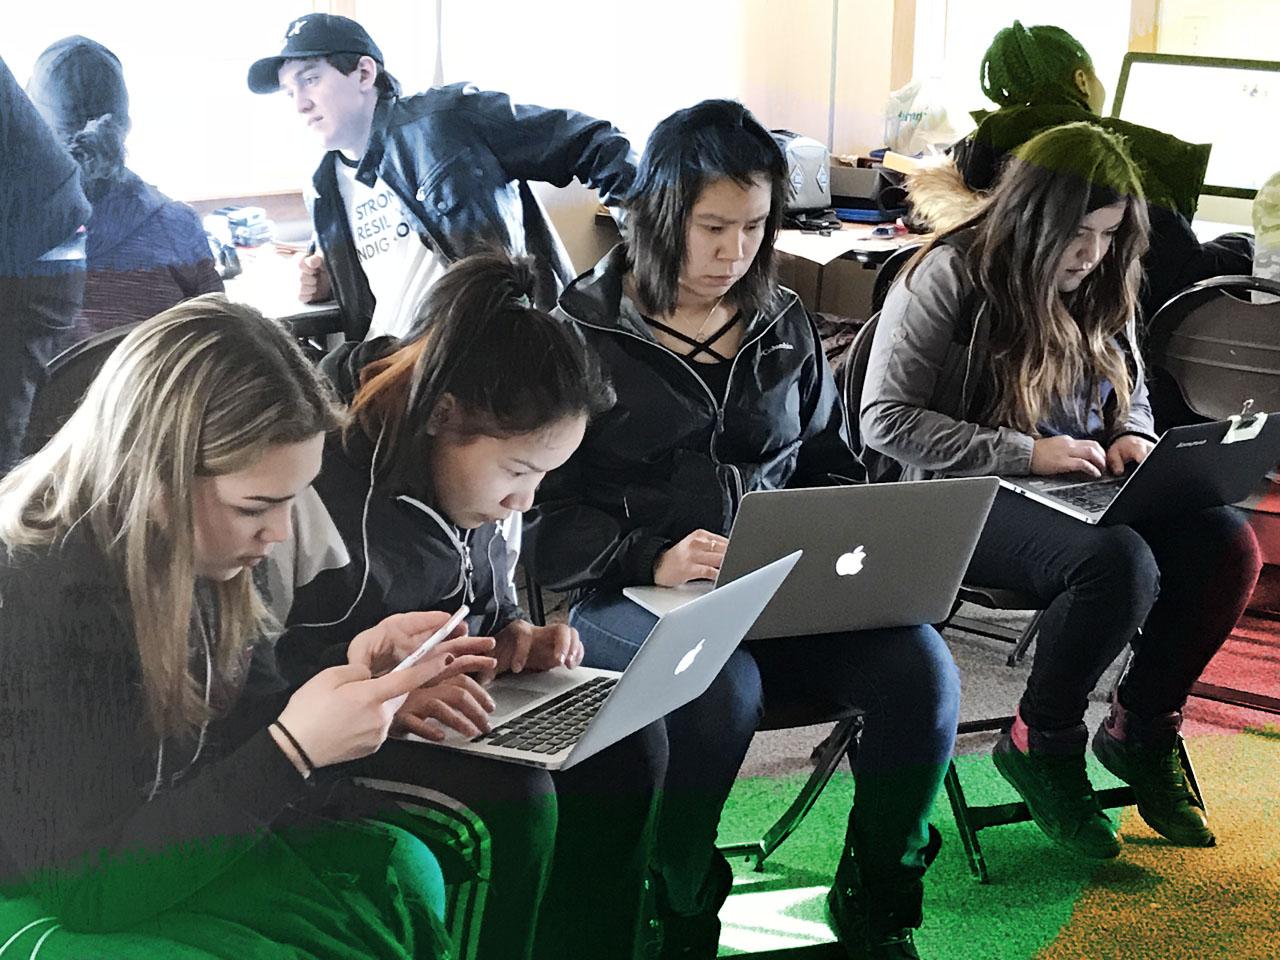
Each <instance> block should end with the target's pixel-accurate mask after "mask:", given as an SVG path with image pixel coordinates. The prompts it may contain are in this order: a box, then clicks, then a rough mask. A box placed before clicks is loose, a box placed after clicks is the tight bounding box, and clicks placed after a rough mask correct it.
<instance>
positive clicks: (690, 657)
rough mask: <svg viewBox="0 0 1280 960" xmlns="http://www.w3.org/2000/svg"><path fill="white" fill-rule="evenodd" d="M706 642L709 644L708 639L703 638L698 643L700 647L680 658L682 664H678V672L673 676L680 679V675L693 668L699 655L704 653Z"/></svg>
mask: <svg viewBox="0 0 1280 960" xmlns="http://www.w3.org/2000/svg"><path fill="white" fill-rule="evenodd" d="M706 642H707V638H706V637H703V638H702V639H701V640H699V641H698V645H697V646H696V647H694V648H693V649H692V650H690V651H689V652H688V653H686V654H685V655H684V656H683V657H681V658H680V662H679V663H677V664H676V672H675V674H673V676H677V677H678V676H680V674H682V673H684V672H685V671H686V670H688V669H689V668H690V667H691V666H693V661H694V660H696V659H698V654H700V653H701V652H702V646H703V644H705V643H706Z"/></svg>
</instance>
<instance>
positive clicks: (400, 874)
mask: <svg viewBox="0 0 1280 960" xmlns="http://www.w3.org/2000/svg"><path fill="white" fill-rule="evenodd" d="M384 829H385V830H386V831H387V832H388V833H389V834H390V836H391V838H392V839H393V840H394V841H395V843H394V845H393V846H392V848H391V853H390V856H389V864H388V865H389V866H390V868H391V870H392V872H393V874H394V875H395V878H396V880H397V881H398V882H399V884H400V889H401V891H402V892H403V894H404V896H405V897H406V898H410V899H416V900H418V901H420V902H422V903H424V904H426V905H427V907H428V908H429V909H430V910H431V912H432V913H434V914H435V915H436V916H437V917H439V918H440V919H441V920H443V919H444V907H445V889H444V887H445V884H444V872H443V871H442V870H441V869H440V861H438V860H437V859H436V857H435V854H433V853H432V852H431V849H430V848H429V847H428V846H427V845H426V844H425V843H423V842H422V840H420V839H419V838H418V837H416V836H414V835H413V834H412V833H410V832H409V831H408V830H405V829H403V828H401V827H396V826H392V825H390V824H384Z"/></svg>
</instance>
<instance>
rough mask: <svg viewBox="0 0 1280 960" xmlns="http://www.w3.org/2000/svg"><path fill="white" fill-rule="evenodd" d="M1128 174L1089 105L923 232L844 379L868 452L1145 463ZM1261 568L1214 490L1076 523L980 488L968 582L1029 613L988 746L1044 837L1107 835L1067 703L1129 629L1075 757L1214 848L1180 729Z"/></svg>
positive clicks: (1112, 852) (1142, 212) (1135, 231)
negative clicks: (1212, 499)
mask: <svg viewBox="0 0 1280 960" xmlns="http://www.w3.org/2000/svg"><path fill="white" fill-rule="evenodd" d="M1141 184H1142V179H1141V173H1140V170H1139V168H1138V166H1137V164H1136V162H1135V161H1134V159H1133V158H1132V157H1131V156H1130V155H1129V152H1128V149H1127V147H1126V145H1125V142H1124V140H1122V139H1121V138H1120V137H1119V136H1117V135H1115V134H1113V133H1110V132H1108V131H1106V130H1103V129H1101V128H1099V127H1098V126H1097V125H1095V124H1092V123H1084V122H1081V123H1070V124H1065V125H1063V126H1058V127H1053V128H1051V129H1049V130H1046V131H1044V132H1043V133H1041V134H1038V135H1037V136H1035V137H1032V138H1031V139H1030V140H1028V141H1027V142H1026V143H1025V144H1023V145H1022V146H1021V147H1019V148H1018V149H1017V150H1016V151H1015V153H1014V155H1013V158H1012V160H1011V161H1010V163H1009V164H1008V165H1007V167H1006V168H1005V172H1004V174H1003V175H1002V178H1001V180H1000V181H999V184H998V186H997V188H996V191H995V193H994V195H993V201H992V203H991V204H990V205H989V206H987V207H986V208H985V209H984V210H983V211H982V212H981V213H980V214H979V215H978V216H977V217H975V218H973V219H972V220H970V221H969V222H968V223H966V224H963V225H962V226H961V227H959V228H957V229H955V230H952V231H950V232H948V233H945V234H942V235H941V236H940V237H938V238H937V239H936V240H935V241H934V242H933V243H931V244H930V245H928V246H926V247H925V248H923V249H922V250H921V251H920V253H919V255H918V256H917V257H916V258H915V260H914V261H913V262H912V263H911V264H910V265H909V266H908V267H907V268H906V270H905V272H904V274H903V275H902V279H901V280H899V281H897V282H896V283H895V285H894V287H893V288H892V289H891V290H890V291H889V295H888V297H887V298H886V300H885V304H884V309H883V311H881V313H880V317H879V320H878V321H877V326H876V327H875V331H874V338H873V340H872V342H871V347H870V352H869V355H868V356H867V362H866V372H865V379H864V381H863V384H862V391H861V407H860V416H859V427H860V431H861V435H862V440H863V442H864V443H865V444H866V446H867V448H868V449H869V450H870V451H872V452H873V453H875V454H877V455H879V456H880V457H883V458H884V459H885V460H886V461H888V462H889V463H891V464H893V463H896V465H897V466H898V467H899V468H900V470H899V472H898V476H900V477H901V479H903V480H928V479H930V478H932V477H936V476H944V477H946V476H951V477H964V476H1005V477H1010V476H1018V477H1027V476H1030V475H1034V476H1037V477H1060V478H1061V479H1063V480H1066V479H1067V478H1068V477H1069V476H1072V475H1074V476H1077V477H1079V478H1080V479H1082V480H1087V479H1098V478H1100V477H1102V476H1103V475H1109V476H1111V477H1118V476H1121V475H1123V474H1124V473H1125V472H1126V470H1129V469H1132V468H1133V467H1134V466H1136V465H1137V464H1140V463H1142V461H1143V460H1145V459H1146V457H1147V455H1148V454H1149V453H1150V452H1151V450H1152V449H1153V448H1154V446H1155V443H1156V441H1157V440H1158V438H1159V437H1158V434H1157V432H1156V430H1155V426H1154V422H1153V419H1152V415H1151V407H1150V404H1149V403H1148V397H1147V388H1146V378H1145V375H1144V364H1143V360H1142V354H1141V351H1139V350H1137V349H1135V347H1134V344H1135V341H1136V334H1135V307H1136V304H1137V300H1138V285H1139V282H1140V277H1141V267H1140V259H1141V257H1142V254H1143V252H1144V251H1145V249H1146V246H1147V209H1148V204H1147V203H1145V202H1144V198H1143V193H1142V185H1141ZM1028 224H1031V225H1034V226H1033V228H1031V229H1027V225H1028ZM1201 442H1203V441H1201ZM1259 569H1260V559H1259V555H1258V543H1257V538H1256V537H1255V536H1254V534H1253V532H1252V531H1251V530H1250V528H1249V525H1248V523H1247V522H1246V520H1245V519H1244V518H1243V517H1242V516H1241V515H1240V513H1239V512H1238V511H1237V510H1235V509H1234V508H1231V507H1227V506H1219V507H1212V508H1207V509H1190V508H1187V507H1185V505H1183V508H1182V509H1179V510H1178V512H1177V513H1176V514H1173V513H1168V512H1160V511H1155V512H1154V513H1151V514H1148V515H1144V516H1141V517H1139V518H1138V519H1136V520H1133V521H1131V522H1128V523H1103V524H1097V525H1094V524H1089V523H1085V522H1082V521H1081V520H1079V519H1077V518H1076V517H1074V516H1069V515H1067V514H1065V513H1061V512H1059V511H1057V510H1055V509H1053V508H1051V507H1049V506H1046V505H1045V504H1042V503H1039V502H1037V501H1036V500H1034V499H1031V498H1028V497H1024V496H1019V495H1018V494H1016V493H1013V492H1011V491H1008V490H1001V491H1000V492H999V493H998V494H997V495H996V500H995V503H994V504H993V505H992V507H991V512H990V514H989V515H988V516H987V520H986V524H985V526H984V528H983V531H982V535H981V537H980V538H979V540H978V544H977V547H976V549H975V550H974V554H973V557H972V559H971V561H970V563H969V568H968V572H967V574H966V579H967V580H968V581H969V582H971V583H981V584H985V585H987V586H990V587H995V588H999V589H1002V590H1013V591H1016V592H1018V593H1020V594H1028V595H1030V596H1032V597H1034V598H1036V599H1037V600H1038V601H1039V603H1040V604H1042V605H1043V609H1044V616H1043V617H1042V618H1041V620H1040V624H1039V628H1038V632H1037V635H1036V651H1035V659H1034V662H1033V664H1032V667H1031V675H1030V677H1029V678H1028V680H1027V685H1026V688H1025V690H1024V691H1023V694H1022V697H1021V698H1020V701H1019V703H1018V707H1017V713H1016V716H1015V719H1014V722H1013V724H1012V727H1011V728H1010V730H1009V731H1008V732H1006V733H1005V734H1004V735H1003V736H1002V737H1001V738H1000V740H999V741H998V742H997V743H996V746H995V748H994V750H993V754H992V756H993V760H994V762H995V765H996V769H997V770H999V772H1000V773H1001V775H1002V776H1004V778H1005V779H1006V780H1007V781H1009V783H1010V784H1011V785H1012V786H1013V787H1014V789H1015V790H1017V791H1018V793H1019V794H1020V795H1021V796H1022V798H1023V799H1024V800H1025V801H1026V803H1027V806H1028V808H1029V810H1030V813H1031V816H1032V818H1033V819H1034V820H1035V822H1036V825H1037V826H1039V827H1040V829H1041V830H1042V831H1043V832H1044V833H1045V834H1046V836H1048V837H1049V838H1050V839H1051V840H1053V841H1054V842H1055V843H1057V844H1059V845H1060V846H1062V847H1063V848H1064V849H1067V850H1070V851H1072V852H1073V853H1075V854H1076V855H1078V856H1082V857H1089V858H1093V859H1099V860H1102V859H1108V858H1112V857H1116V856H1119V854H1120V852H1121V850H1122V844H1121V839H1120V836H1119V835H1118V833H1117V830H1116V826H1115V825H1114V824H1113V823H1112V822H1111V821H1110V820H1109V819H1108V817H1107V816H1106V814H1105V813H1104V812H1103V810H1102V807H1101V805H1100V804H1099V802H1098V799H1097V796H1096V794H1095V793H1094V790H1093V787H1092V785H1091V783H1090V780H1089V776H1088V770H1087V766H1086V763H1085V755H1086V748H1087V746H1088V744H1089V735H1088V729H1087V727H1086V725H1085V709H1086V707H1087V705H1088V698H1089V694H1090V692H1091V691H1092V690H1093V688H1094V686H1095V685H1096V684H1097V682H1098V680H1099V679H1100V678H1101V676H1102V674H1103V672H1104V671H1105V670H1106V668H1107V666H1108V665H1109V664H1110V663H1111V662H1112V661H1114V660H1115V659H1116V657H1117V656H1118V655H1119V654H1120V651H1121V650H1122V649H1123V648H1124V647H1125V646H1126V645H1130V646H1131V648H1132V650H1133V656H1132V659H1131V660H1130V661H1129V663H1128V666H1127V667H1126V669H1125V671H1124V675H1123V677H1122V678H1121V679H1120V681H1119V683H1118V684H1117V685H1116V689H1115V693H1114V695H1113V698H1112V703H1111V712H1110V715H1109V716H1108V717H1107V718H1106V720H1105V721H1104V722H1103V723H1102V724H1101V725H1100V726H1099V727H1098V729H1097V731H1096V732H1095V734H1094V736H1093V740H1092V747H1093V753H1094V755H1095V756H1096V757H1097V759H1098V760H1099V761H1100V762H1101V763H1102V765H1103V766H1104V767H1105V768H1106V769H1108V770H1109V771H1110V772H1111V773H1113V774H1114V775H1115V776H1116V777H1118V778H1119V779H1120V780H1122V781H1124V782H1125V783H1128V784H1129V785H1130V786H1131V787H1133V790H1134V793H1135V795H1136V798H1137V805H1138V812H1139V814H1141V816H1142V817H1143V819H1144V820H1146V822H1147V824H1148V825H1150V826H1151V827H1152V828H1153V829H1154V830H1156V831H1157V832H1159V833H1160V834H1161V835H1162V836H1164V837H1165V838H1167V839H1168V840H1169V841H1170V842H1171V843H1174V844H1178V845H1181V846H1189V847H1211V846H1213V845H1214V843H1215V839H1214V834H1213V831H1212V829H1211V828H1210V826H1209V823H1208V817H1207V815H1206V813H1205V809H1204V805H1203V804H1202V803H1201V801H1200V799H1199V797H1198V796H1197V794H1196V793H1195V791H1194V790H1193V789H1192V786H1191V783H1190V782H1189V780H1188V778H1187V775H1186V773H1185V772H1184V770H1183V767H1182V764H1181V762H1180V759H1179V751H1178V731H1179V729H1180V727H1181V725H1182V709H1183V705H1184V704H1185V703H1186V700H1187V697H1188V695H1189V691H1190V690H1191V686H1192V684H1193V683H1194V682H1195V681H1196V679H1197V678H1198V677H1199V676H1200V673H1201V671H1203V670H1204V668H1205V666H1206V665H1207V664H1208V663H1209V661H1210V660H1211V659H1212V658H1213V656H1214V654H1216V653H1217V651H1218V649H1219V648H1220V647H1221V646H1222V644H1223V643H1224V642H1225V641H1226V639H1227V637H1228V636H1229V635H1230V633H1231V630H1232V628H1233V627H1234V626H1235V623H1236V621H1237V620H1238V619H1239V618H1240V616H1241V614H1242V613H1243V612H1244V609H1245V606H1246V605H1247V603H1248V601H1249V597H1250V594H1251V593H1252V591H1253V588H1254V585H1255V583H1256V582H1257V578H1258V572H1259Z"/></svg>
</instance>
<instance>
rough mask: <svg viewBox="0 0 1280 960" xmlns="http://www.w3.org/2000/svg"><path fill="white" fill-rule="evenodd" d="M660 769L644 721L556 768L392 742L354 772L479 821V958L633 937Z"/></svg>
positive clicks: (656, 743) (518, 957) (557, 953)
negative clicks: (488, 841)
mask: <svg viewBox="0 0 1280 960" xmlns="http://www.w3.org/2000/svg"><path fill="white" fill-rule="evenodd" d="M666 766H667V739H666V731H665V728H664V727H663V725H662V724H660V723H654V724H650V725H649V726H647V727H645V728H644V729H642V730H640V731H639V732H638V733H634V734H632V735H631V736H630V737H627V738H626V739H624V740H622V741H620V742H619V743H617V744H615V745H614V746H612V747H610V748H609V749H607V750H604V751H602V752H600V753H598V754H596V755H595V756H594V757H591V758H590V759H588V760H584V761H583V762H582V763H580V764H578V765H577V766H575V767H573V768H572V769H570V770H565V771H560V772H556V773H547V772H546V771H545V770H538V769H535V768H533V767H525V766H520V765H519V764H515V763H505V762H502V761H498V760H488V759H485V758H483V757H478V756H475V755H468V754H461V753H454V752H453V751H450V750H444V749H440V748H437V747H431V746H428V745H425V744H420V743H406V742H404V741H397V740H391V741H388V742H387V743H386V744H385V745H384V746H383V748H382V749H381V750H379V751H378V752H377V753H376V754H374V755H373V756H371V757H367V758H366V759H365V760H362V761H360V762H359V763H358V765H356V766H355V768H354V770H353V772H354V773H356V774H358V775H361V776H378V777H385V778H387V779H390V780H397V781H400V782H405V783H413V784H416V785H418V786H423V787H430V788H432V789H435V790H439V791H440V792H441V793H444V794H447V795H448V796H450V797H453V798H455V799H457V800H460V801H461V802H462V803H463V804H465V805H466V806H467V807H469V808H470V809H471V810H473V811H474V812H475V813H476V814H477V815H478V816H479V817H480V819H481V820H482V821H483V822H484V824H485V826H486V827H487V828H488V830H489V833H490V836H491V837H492V841H493V860H492V871H491V876H490V881H489V889H488V896H487V900H486V903H485V911H484V918H483V920H482V922H481V926H480V951H479V960H525V958H530V957H535V958H538V960H543V958H547V960H551V958H555V960H562V958H566V957H573V958H575V960H616V958H619V957H629V956H631V951H632V946H633V943H634V940H635V937H636V934H637V926H638V924H639V921H640V911H641V905H642V902H643V901H642V895H643V884H644V878H645V875H646V872H647V868H648V860H649V850H650V844H651V839H652V828H653V816H654V813H655V810H656V801H657V793H658V788H659V787H658V785H659V784H661V783H662V781H663V779H664V777H665V776H666Z"/></svg>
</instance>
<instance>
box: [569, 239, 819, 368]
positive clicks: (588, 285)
mask: <svg viewBox="0 0 1280 960" xmlns="http://www.w3.org/2000/svg"><path fill="white" fill-rule="evenodd" d="M628 268H629V264H628V259H627V248H626V244H624V243H619V244H618V245H617V246H615V247H614V248H613V249H612V250H610V251H609V252H608V253H606V254H605V255H604V257H602V258H601V260H600V262H599V263H597V264H596V265H595V267H593V268H592V269H591V271H590V272H589V273H584V274H582V276H580V277H578V278H577V279H576V280H574V281H573V282H572V283H570V284H569V286H568V287H566V288H565V291H564V293H562V294H561V295H560V309H561V310H562V311H563V312H564V313H565V314H566V315H568V316H569V317H570V318H571V319H573V320H577V321H579V322H580V323H585V324H587V325H589V326H593V327H600V328H602V329H606V330H616V331H618V332H619V333H627V334H631V335H632V336H637V337H641V338H643V339H645V340H651V341H653V342H654V343H657V342H658V341H657V340H656V338H655V337H654V336H653V332H652V331H651V330H650V329H649V325H648V324H647V323H646V322H645V319H644V316H643V314H641V313H640V309H639V307H638V306H637V305H636V303H635V301H634V300H632V299H631V298H630V297H628V296H627V295H626V293H625V292H624V291H623V289H622V281H623V278H624V277H625V276H626V275H627V270H628ZM794 301H795V294H794V293H791V291H789V290H784V291H782V292H781V293H780V294H779V295H778V296H777V297H775V298H774V300H773V302H772V303H771V304H770V305H769V307H768V308H767V309H765V310H760V311H757V312H756V314H755V316H753V317H751V318H750V319H749V320H748V321H747V329H746V331H745V332H744V334H743V342H744V343H746V342H747V341H748V340H751V339H752V338H753V337H755V335H756V334H757V333H759V332H760V330H762V329H763V328H765V327H767V326H769V325H771V324H772V323H773V322H774V321H775V320H777V319H778V318H779V317H780V316H782V314H784V313H785V312H786V311H787V310H788V309H789V308H790V307H791V305H792V303H793V302H794Z"/></svg>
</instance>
